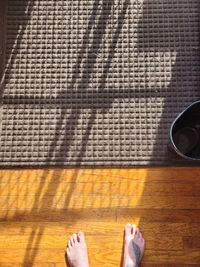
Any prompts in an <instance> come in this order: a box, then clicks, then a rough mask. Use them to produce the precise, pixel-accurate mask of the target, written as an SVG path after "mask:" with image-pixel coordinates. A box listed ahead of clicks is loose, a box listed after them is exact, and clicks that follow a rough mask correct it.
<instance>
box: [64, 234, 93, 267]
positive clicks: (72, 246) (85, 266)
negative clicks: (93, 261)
mask: <svg viewBox="0 0 200 267" xmlns="http://www.w3.org/2000/svg"><path fill="white" fill-rule="evenodd" d="M66 258H67V259H66V260H67V262H68V263H69V265H70V266H71V267H89V261H88V253H87V246H86V243H85V237H84V234H83V233H82V232H79V233H78V234H73V235H72V236H71V238H70V239H69V241H68V243H67V248H66Z"/></svg>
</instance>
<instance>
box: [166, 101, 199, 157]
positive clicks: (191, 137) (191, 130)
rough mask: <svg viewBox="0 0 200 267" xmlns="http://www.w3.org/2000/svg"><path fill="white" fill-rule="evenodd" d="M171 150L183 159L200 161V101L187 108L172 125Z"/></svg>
mask: <svg viewBox="0 0 200 267" xmlns="http://www.w3.org/2000/svg"><path fill="white" fill-rule="evenodd" d="M169 148H170V150H173V151H175V152H176V153H177V154H178V155H179V156H181V157H182V158H185V159H188V160H192V161H200V101H197V102H195V103H193V104H192V105H190V106H189V107H188V108H186V109H185V110H184V111H183V112H182V113H181V114H180V115H179V116H178V117H177V118H176V119H175V120H174V122H173V123H172V125H171V128H170V144H169Z"/></svg>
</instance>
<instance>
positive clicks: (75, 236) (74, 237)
mask: <svg viewBox="0 0 200 267" xmlns="http://www.w3.org/2000/svg"><path fill="white" fill-rule="evenodd" d="M72 240H73V243H77V241H78V240H77V235H76V234H73V235H72Z"/></svg>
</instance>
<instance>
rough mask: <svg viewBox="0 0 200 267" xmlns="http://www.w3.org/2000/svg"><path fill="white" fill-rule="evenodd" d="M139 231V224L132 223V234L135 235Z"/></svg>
mask: <svg viewBox="0 0 200 267" xmlns="http://www.w3.org/2000/svg"><path fill="white" fill-rule="evenodd" d="M136 233H137V226H136V225H135V224H132V225H131V234H132V235H133V236H135V235H136Z"/></svg>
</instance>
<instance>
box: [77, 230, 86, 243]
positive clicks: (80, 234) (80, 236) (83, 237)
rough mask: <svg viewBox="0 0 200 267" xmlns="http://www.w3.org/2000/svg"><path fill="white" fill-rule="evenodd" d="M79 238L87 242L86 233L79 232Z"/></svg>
mask: <svg viewBox="0 0 200 267" xmlns="http://www.w3.org/2000/svg"><path fill="white" fill-rule="evenodd" d="M78 238H79V241H80V242H85V235H84V233H83V232H79V233H78Z"/></svg>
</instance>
